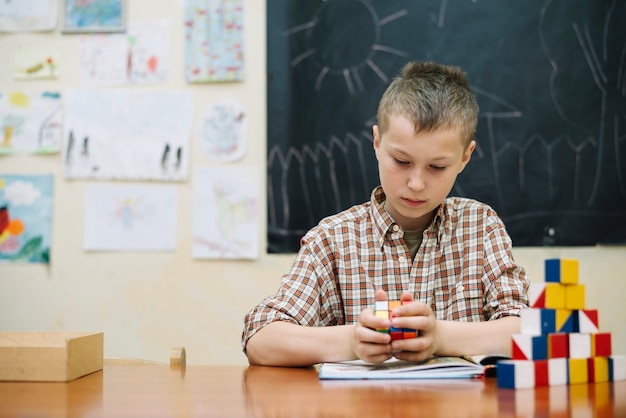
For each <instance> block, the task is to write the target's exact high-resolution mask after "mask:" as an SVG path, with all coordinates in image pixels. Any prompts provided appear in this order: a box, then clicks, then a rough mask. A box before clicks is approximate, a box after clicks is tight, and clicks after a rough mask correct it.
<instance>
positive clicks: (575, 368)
mask: <svg viewBox="0 0 626 418" xmlns="http://www.w3.org/2000/svg"><path fill="white" fill-rule="evenodd" d="M587 362H588V359H586V358H570V359H568V364H569V367H568V375H569V376H568V377H569V383H570V384H575V383H587V382H588V381H589V368H588V363H587Z"/></svg>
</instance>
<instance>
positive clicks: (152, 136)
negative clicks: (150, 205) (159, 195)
mask: <svg viewBox="0 0 626 418" xmlns="http://www.w3.org/2000/svg"><path fill="white" fill-rule="evenodd" d="M192 107H193V96H192V93H190V92H186V91H141V92H139V91H133V92H131V91H110V90H106V91H100V90H98V91H83V90H73V89H72V90H68V92H67V100H66V104H65V109H66V115H67V116H66V118H65V125H64V135H63V136H64V139H65V143H64V145H63V149H62V155H61V160H62V164H63V172H64V174H65V176H66V177H68V178H83V179H85V178H100V179H126V180H171V181H177V180H185V179H186V178H187V176H188V171H189V169H188V161H189V142H190V137H191V117H192V114H193V112H192Z"/></svg>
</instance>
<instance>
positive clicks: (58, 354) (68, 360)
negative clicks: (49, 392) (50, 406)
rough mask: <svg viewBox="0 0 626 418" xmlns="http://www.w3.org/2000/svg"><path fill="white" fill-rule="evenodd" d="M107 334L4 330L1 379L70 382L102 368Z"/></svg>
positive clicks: (0, 351) (0, 345)
mask: <svg viewBox="0 0 626 418" xmlns="http://www.w3.org/2000/svg"><path fill="white" fill-rule="evenodd" d="M103 352H104V334H103V333H101V332H100V333H78V332H73V333H72V332H0V380H12V381H49V382H67V381H70V380H74V379H77V378H79V377H81V376H84V375H86V374H89V373H93V372H95V371H98V370H102V365H103V361H104V355H103Z"/></svg>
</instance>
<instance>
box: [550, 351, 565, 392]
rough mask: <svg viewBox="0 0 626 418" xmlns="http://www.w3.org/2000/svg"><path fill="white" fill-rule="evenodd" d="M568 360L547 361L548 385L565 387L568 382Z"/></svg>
mask: <svg viewBox="0 0 626 418" xmlns="http://www.w3.org/2000/svg"><path fill="white" fill-rule="evenodd" d="M567 365H568V359H567V358H551V359H548V384H549V385H550V386H559V385H566V384H567V382H568V369H567Z"/></svg>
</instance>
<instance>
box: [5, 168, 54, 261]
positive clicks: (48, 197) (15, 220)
mask: <svg viewBox="0 0 626 418" xmlns="http://www.w3.org/2000/svg"><path fill="white" fill-rule="evenodd" d="M53 188H54V181H53V177H52V175H48V174H46V175H40V174H37V175H10V174H0V263H46V264H47V263H49V262H50V240H51V235H52V204H53Z"/></svg>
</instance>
